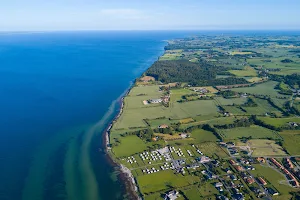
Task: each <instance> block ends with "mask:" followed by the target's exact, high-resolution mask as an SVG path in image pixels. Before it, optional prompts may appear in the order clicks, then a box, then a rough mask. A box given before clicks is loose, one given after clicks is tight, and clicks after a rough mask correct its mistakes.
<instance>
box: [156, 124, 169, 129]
mask: <svg viewBox="0 0 300 200" xmlns="http://www.w3.org/2000/svg"><path fill="white" fill-rule="evenodd" d="M158 128H169V126H168V125H167V124H161V125H159V126H158Z"/></svg>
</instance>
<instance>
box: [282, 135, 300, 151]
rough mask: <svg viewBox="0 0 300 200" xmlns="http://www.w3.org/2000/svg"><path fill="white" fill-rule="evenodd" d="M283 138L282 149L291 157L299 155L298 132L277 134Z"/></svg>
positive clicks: (299, 139)
mask: <svg viewBox="0 0 300 200" xmlns="http://www.w3.org/2000/svg"><path fill="white" fill-rule="evenodd" d="M279 134H280V135H281V137H282V138H283V140H284V141H283V147H284V148H285V149H286V150H287V151H288V153H289V154H291V155H300V145H299V144H300V131H299V130H297V131H282V132H280V133H279Z"/></svg>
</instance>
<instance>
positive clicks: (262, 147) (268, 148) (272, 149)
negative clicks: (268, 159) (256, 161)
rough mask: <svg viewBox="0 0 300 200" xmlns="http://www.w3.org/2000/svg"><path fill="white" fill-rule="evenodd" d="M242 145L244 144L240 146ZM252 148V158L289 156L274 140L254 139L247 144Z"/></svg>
mask: <svg viewBox="0 0 300 200" xmlns="http://www.w3.org/2000/svg"><path fill="white" fill-rule="evenodd" d="M239 145H242V144H239ZM246 145H248V146H250V147H251V150H252V151H253V152H252V156H284V155H287V154H286V153H285V151H284V150H283V148H282V147H281V146H279V145H278V144H276V142H275V141H273V140H263V139H254V140H248V141H247V144H246Z"/></svg>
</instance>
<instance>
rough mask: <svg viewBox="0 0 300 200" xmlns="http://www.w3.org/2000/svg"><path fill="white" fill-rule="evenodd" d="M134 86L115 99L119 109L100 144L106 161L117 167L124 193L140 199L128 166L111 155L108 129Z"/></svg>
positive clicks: (110, 124)
mask: <svg viewBox="0 0 300 200" xmlns="http://www.w3.org/2000/svg"><path fill="white" fill-rule="evenodd" d="M133 86H134V83H132V84H131V86H130V87H129V88H128V89H127V90H125V92H124V93H123V94H122V95H121V96H120V97H119V98H118V99H117V102H118V105H119V108H120V109H119V111H118V112H117V114H116V115H115V117H114V118H113V119H112V120H111V122H110V123H109V124H108V126H107V127H106V129H104V131H103V134H102V137H103V138H102V145H104V146H105V153H106V155H107V160H108V162H109V163H110V164H111V165H112V166H113V167H114V166H115V167H117V171H118V172H119V177H118V179H119V180H120V181H121V182H122V184H124V186H125V191H126V194H128V195H129V196H128V197H129V199H132V200H141V199H142V198H141V197H140V196H139V195H138V186H137V183H136V181H135V179H134V177H133V175H132V173H131V172H130V170H129V169H128V168H126V167H125V166H124V165H122V164H119V163H118V162H117V161H116V160H114V158H113V156H112V155H111V147H110V146H109V144H110V138H109V137H110V130H111V128H112V126H113V124H114V123H115V122H116V120H118V118H119V117H120V116H121V114H122V112H123V108H124V98H125V97H126V96H127V95H128V94H129V92H130V91H131V89H132V87H133Z"/></svg>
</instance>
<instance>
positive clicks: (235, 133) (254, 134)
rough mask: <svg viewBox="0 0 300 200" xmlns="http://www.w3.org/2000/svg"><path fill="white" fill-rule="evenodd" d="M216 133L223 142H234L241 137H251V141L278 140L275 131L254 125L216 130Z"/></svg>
mask: <svg viewBox="0 0 300 200" xmlns="http://www.w3.org/2000/svg"><path fill="white" fill-rule="evenodd" d="M218 133H219V134H220V136H221V137H223V139H224V140H236V139H239V138H242V137H251V138H252V139H260V138H272V139H279V138H280V137H279V135H278V133H276V132H275V131H272V130H269V129H266V128H263V127H260V126H254V125H253V126H250V127H238V128H232V129H218Z"/></svg>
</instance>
